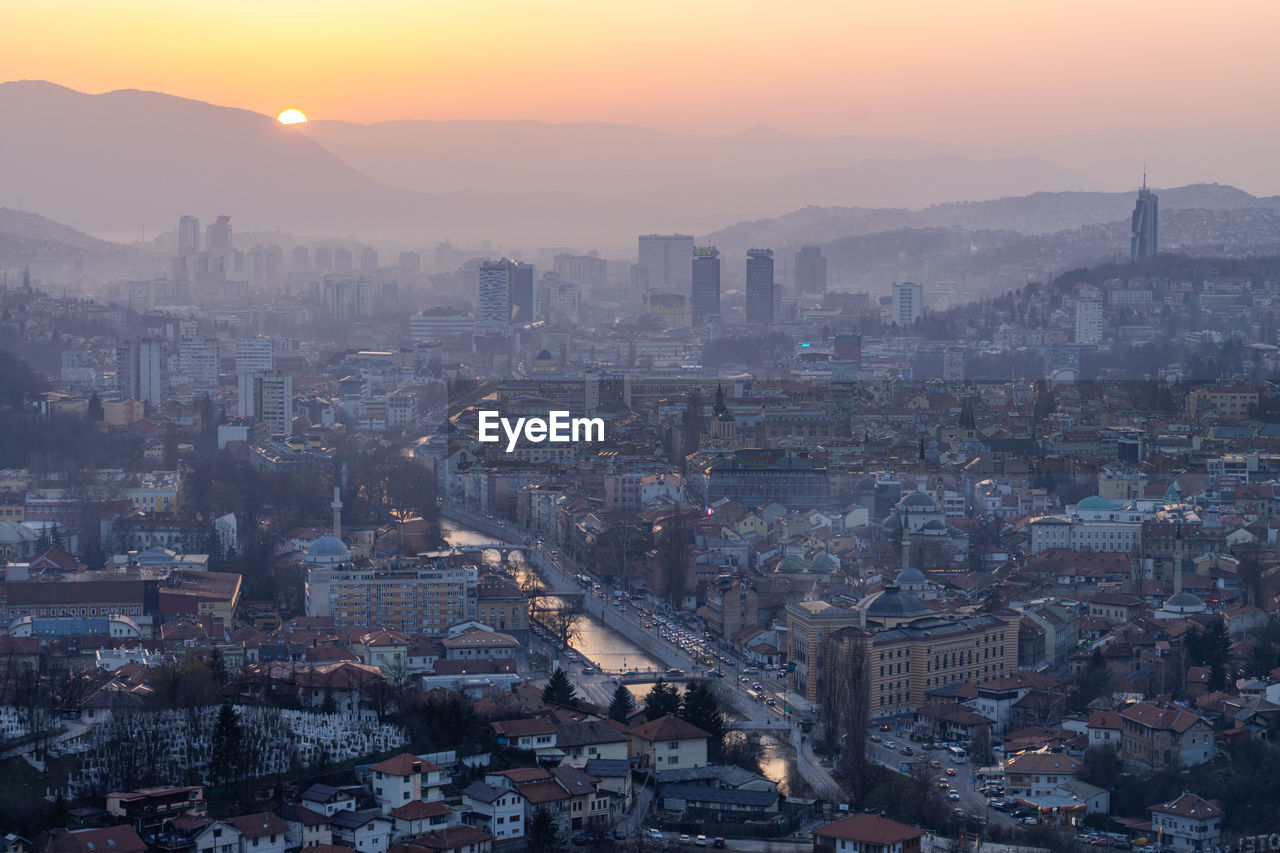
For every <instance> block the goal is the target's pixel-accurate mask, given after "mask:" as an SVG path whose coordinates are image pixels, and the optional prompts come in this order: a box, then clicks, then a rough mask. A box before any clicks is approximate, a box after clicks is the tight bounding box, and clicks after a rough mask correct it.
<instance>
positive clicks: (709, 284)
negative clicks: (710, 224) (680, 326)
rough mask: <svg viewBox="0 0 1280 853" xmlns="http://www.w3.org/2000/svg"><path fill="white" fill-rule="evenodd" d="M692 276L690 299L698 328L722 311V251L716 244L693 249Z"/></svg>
mask: <svg viewBox="0 0 1280 853" xmlns="http://www.w3.org/2000/svg"><path fill="white" fill-rule="evenodd" d="M692 276H693V285H692V287H693V290H692V292H691V293H690V300H689V301H690V302H691V303H692V310H693V325H694V327H695V328H696V327H698V326H701V325H703V324H704V323H706V322H707V318H708V317H711V316H713V315H716V314H719V313H720V252H719V251H718V250H717V249H716V247H715V246H708V247H706V248H704V249H694V250H693V270H692Z"/></svg>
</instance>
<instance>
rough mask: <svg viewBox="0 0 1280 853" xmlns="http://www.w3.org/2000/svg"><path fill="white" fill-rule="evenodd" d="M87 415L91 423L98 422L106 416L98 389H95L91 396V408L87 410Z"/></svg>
mask: <svg viewBox="0 0 1280 853" xmlns="http://www.w3.org/2000/svg"><path fill="white" fill-rule="evenodd" d="M85 417H86V418H87V419H88V420H89V422H90V423H97V422H98V421H100V420H102V419H103V417H104V414H103V411H102V400H100V399H99V398H98V392H97V391H94V392H93V394H92V395H91V396H90V397H89V408H88V410H87V411H86V412H85Z"/></svg>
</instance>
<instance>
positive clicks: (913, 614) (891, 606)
mask: <svg viewBox="0 0 1280 853" xmlns="http://www.w3.org/2000/svg"><path fill="white" fill-rule="evenodd" d="M862 606H863V609H864V612H865V613H866V615H867V621H881V620H886V619H893V620H903V619H916V618H918V617H922V616H932V615H933V611H932V610H930V609H929V607H928V606H927V605H926V604H925V603H924V602H923V601H921V600H920V599H919V597H917V596H916V595H914V594H913V593H910V592H906V591H904V590H903V589H902V588H901V587H899V586H898V585H897V584H889V585H888V586H886V587H885V588H884V589H883V590H881V591H880V592H877V593H875V594H874V595H872V596H870V597H869V598H866V599H864V600H863V602H862Z"/></svg>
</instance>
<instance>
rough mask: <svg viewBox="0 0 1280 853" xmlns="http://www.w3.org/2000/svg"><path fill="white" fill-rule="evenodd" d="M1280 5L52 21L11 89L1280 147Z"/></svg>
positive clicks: (20, 13)
mask: <svg viewBox="0 0 1280 853" xmlns="http://www.w3.org/2000/svg"><path fill="white" fill-rule="evenodd" d="M1277 34H1280V2H1276V0H1224V2H1219V3H1205V2H1203V0H1198V1H1197V2H1187V0H1167V2H1155V0H1129V2H1120V3H1117V2H1115V0H1074V2H1067V0H1047V2H1034V0H970V2H959V0H956V2H952V0H893V2H890V0H875V1H874V2H872V0H843V2H826V0H821V1H820V2H815V1H814V0H801V2H797V3H783V2H759V1H758V0H734V2H727V0H682V2H668V0H644V2H631V0H412V2H408V0H406V2H390V0H361V2H352V0H220V2H216V3H191V2H174V1H173V0H129V2H125V3H103V2H101V0H40V2H25V0H24V2H17V3H12V4H7V5H6V9H5V23H4V27H3V28H2V29H0V79H3V80H14V79H44V80H51V81H53V82H55V83H61V84H63V85H66V86H70V87H71V88H74V89H79V90H81V91H88V92H103V91H109V90H111V89H121V88H138V89H152V90H158V91H163V92H168V93H171V94H176V95H182V96H186V97H191V98H197V99H200V100H205V101H210V102H213V103H218V104H226V105H230V106H240V107H246V108H249V109H253V110H256V111H259V112H263V113H269V114H273V115H274V114H275V113H276V112H278V111H279V110H281V109H283V108H285V107H298V108H300V109H302V110H303V111H304V112H306V113H307V114H308V115H310V116H311V117H312V118H329V119H346V120H351V121H360V122H369V121H378V120H383V119H396V118H436V119H450V118H481V119H483V118H532V119H539V120H543V121H554V122H559V121H615V122H626V123H633V124H641V125H646V126H650V127H657V128H661V129H669V130H679V131H691V132H697V133H718V132H733V131H737V130H741V129H743V128H746V127H750V126H752V125H756V124H770V125H773V126H775V127H778V128H781V129H784V130H790V131H794V132H798V133H808V134H815V135H816V134H828V133H858V134H867V135H875V136H913V137H922V138H927V139H933V140H937V141H942V142H976V143H992V142H1003V141H1008V140H1012V139H1018V138H1025V137H1031V136H1039V135H1048V134H1055V133H1061V132H1067V131H1071V130H1075V129H1080V128H1105V127H1174V126H1184V125H1191V124H1218V123H1223V124H1235V125H1241V126H1245V127H1249V128H1254V129H1271V130H1274V129H1275V128H1276V122H1277V119H1276V115H1277V107H1278V106H1280V103H1278V102H1280V97H1278V96H1277V94H1276V79H1277V76H1276V72H1275V70H1274V66H1273V63H1272V62H1271V61H1270V60H1269V59H1268V57H1269V56H1271V55H1273V52H1274V40H1275V37H1276V36H1277Z"/></svg>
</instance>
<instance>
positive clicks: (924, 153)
mask: <svg viewBox="0 0 1280 853" xmlns="http://www.w3.org/2000/svg"><path fill="white" fill-rule="evenodd" d="M0 117H3V122H0V204H2V205H4V206H8V207H12V208H18V207H21V208H24V209H29V210H33V211H35V212H38V213H41V214H43V215H45V216H48V217H50V218H51V219H54V220H57V221H59V222H65V223H67V224H68V225H71V226H73V227H75V228H77V229H80V230H82V231H85V232H88V233H90V234H94V235H97V236H100V237H107V238H111V239H116V240H136V239H138V238H139V237H141V236H142V235H143V234H144V233H151V234H155V233H157V232H158V231H159V230H169V229H172V227H173V224H174V223H175V222H176V220H177V217H178V216H179V215H181V214H184V213H194V214H196V215H199V216H201V217H202V218H206V219H207V218H211V217H212V216H214V215H216V214H221V213H227V214H230V215H231V216H232V221H233V223H234V224H235V226H236V227H237V229H241V230H254V229H261V230H267V229H277V230H283V231H288V232H291V233H294V234H297V235H300V236H301V237H304V238H305V237H319V236H327V235H333V234H354V235H357V236H358V237H360V238H361V239H366V240H374V239H380V240H384V241H401V242H404V243H408V244H410V245H416V246H418V247H428V246H432V245H434V244H435V243H436V242H439V241H441V240H444V239H451V240H453V241H454V242H455V243H466V242H468V241H479V240H490V241H491V242H492V243H494V244H498V245H502V246H520V247H523V248H526V249H531V248H534V247H537V246H540V245H556V246H565V245H572V246H578V247H581V248H583V249H586V248H597V249H600V250H601V251H603V252H604V253H606V254H611V255H614V256H625V254H630V253H631V252H633V251H634V246H635V242H634V240H635V235H636V234H637V233H647V232H674V231H683V232H686V233H694V234H706V233H707V232H714V231H716V230H717V229H721V228H724V227H725V226H727V225H729V224H730V223H734V222H741V221H743V220H756V219H761V218H769V217H779V216H782V215H783V214H786V213H788V212H789V211H793V210H797V209H800V208H805V207H808V206H815V205H816V206H823V207H826V206H831V207H841V208H876V209H878V208H906V209H913V210H917V212H919V213H921V214H923V213H924V212H925V211H923V210H920V209H923V208H928V207H929V206H932V205H940V204H947V203H959V202H962V201H968V202H974V201H977V202H982V201H992V200H994V199H999V198H1005V197H1011V196H1025V195H1027V194H1030V193H1034V192H1038V191H1074V192H1078V193H1081V194H1082V195H1081V196H1080V197H1079V199H1078V200H1077V201H1076V202H1070V199H1069V198H1067V197H1063V198H1062V199H1061V200H1062V201H1064V202H1070V203H1073V204H1078V205H1079V206H1080V207H1081V208H1082V209H1087V208H1088V207H1089V206H1090V201H1089V196H1088V194H1087V193H1086V191H1092V190H1098V189H1107V190H1112V191H1119V190H1122V189H1125V190H1130V188H1131V187H1133V186H1134V185H1135V184H1136V183H1137V181H1138V179H1139V170H1140V165H1141V164H1140V160H1141V158H1142V157H1144V156H1145V157H1147V158H1149V161H1150V162H1151V166H1152V169H1153V171H1155V172H1156V173H1157V174H1159V175H1160V177H1161V180H1162V182H1163V183H1164V185H1168V183H1169V179H1170V177H1171V176H1177V177H1183V178H1184V179H1186V180H1204V179H1207V178H1212V177H1213V176H1212V175H1209V174H1207V170H1208V167H1209V166H1210V165H1212V166H1218V165H1220V166H1221V167H1222V169H1224V170H1228V171H1230V173H1231V174H1233V175H1239V176H1240V177H1239V178H1237V179H1235V180H1236V182H1237V183H1239V184H1241V185H1243V186H1251V187H1261V188H1263V189H1271V190H1280V180H1277V178H1276V176H1275V174H1274V170H1273V169H1271V168H1270V154H1269V153H1267V156H1266V158H1265V165H1266V168H1260V167H1258V165H1257V163H1258V162H1259V161H1260V160H1262V159H1263V158H1262V152H1263V151H1264V150H1265V149H1266V146H1265V145H1263V144H1262V143H1261V142H1255V141H1253V140H1252V139H1251V138H1250V137H1249V136H1248V135H1246V134H1240V133H1228V132H1216V133H1215V132H1212V131H1213V129H1203V128H1196V129H1190V130H1187V131H1185V132H1165V133H1162V134H1153V133H1148V132H1133V133H1128V134H1127V135H1126V132H1112V133H1105V134H1078V135H1075V136H1073V137H1069V138H1058V139H1047V140H1038V141H1032V142H1026V143H1019V144H1016V145H1008V146H1001V147H976V146H958V145H944V144H941V143H935V142H928V141H921V140H911V139H878V138H866V137H854V136H842V137H827V138H808V137H803V136H798V135H796V134H790V133H783V132H781V131H778V130H775V129H772V128H769V127H756V128H752V129H750V130H747V131H744V132H741V133H736V134H726V135H720V136H710V137H699V136H691V135H682V134H673V133H664V132H660V131H655V130H650V129H646V128H640V127H633V126H628V125H617V124H600V123H579V124H544V123H539V122H533V121H495V122H470V121H447V122H437V121H416V120H415V121H394V122H381V123H376V124H370V125H358V124H351V123H345V122H335V121H315V122H310V123H307V124H305V125H300V126H292V127H285V126H282V125H280V124H278V123H277V122H276V121H274V120H273V119H272V118H271V117H269V116H264V115H261V114H258V113H254V112H251V111H248V110H242V109H234V108H228V107H221V106H215V105H212V104H207V103H204V102H200V101H194V100H190V99H185V98H179V97H175V96H172V95H166V94H161V93H156V92H142V91H136V90H123V91H116V92H108V93H105V94H100V95H92V94H85V93H81V92H76V91H73V90H71V89H67V88H64V87H61V86H57V85H55V84H52V83H46V82H38V81H20V82H11V83H4V84H0ZM1126 140H1129V141H1130V143H1131V144H1128V145H1126ZM1139 144H1140V145H1141V146H1142V147H1141V148H1140V149H1139V148H1138V147H1136V146H1138V145H1139ZM1139 151H1140V153H1139ZM1206 164H1207V165H1206ZM1268 182H1269V183H1268ZM1270 184H1277V186H1275V187H1271V186H1270ZM1130 191H1131V190H1130ZM1118 197H1119V196H1117V198H1118ZM1244 201H1246V202H1247V199H1244ZM1032 203H1033V204H1034V202H1032ZM962 207H963V206H962ZM894 215H897V214H892V213H890V214H886V215H885V216H884V217H881V218H885V219H892V218H893V216H894ZM930 215H933V216H942V215H944V214H942V213H936V212H935V213H934V214H930ZM964 215H966V214H965V211H963V210H961V211H959V212H958V213H957V216H964ZM1090 215H1093V214H1089V213H1087V212H1082V213H1081V216H1083V217H1086V218H1087V217H1088V216H1090ZM1011 216H1012V218H1013V219H1014V220H1016V221H1017V222H1018V223H1021V224H1022V225H1025V222H1024V221H1023V220H1022V218H1021V217H1020V216H1018V215H1016V214H1011ZM1051 218H1052V217H1051ZM1108 218H1110V217H1109V215H1105V216H1104V215H1100V214H1099V215H1096V217H1095V219H1094V220H1093V221H1105V220H1106V219H1108ZM1049 224H1052V223H1048V224H1045V225H1043V226H1036V227H1041V228H1042V230H1053V229H1052V228H1051V227H1049Z"/></svg>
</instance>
